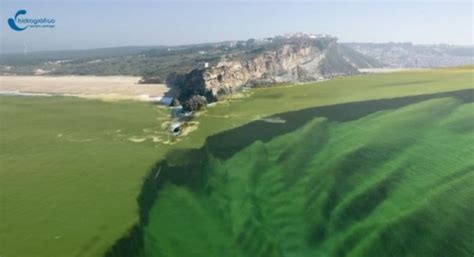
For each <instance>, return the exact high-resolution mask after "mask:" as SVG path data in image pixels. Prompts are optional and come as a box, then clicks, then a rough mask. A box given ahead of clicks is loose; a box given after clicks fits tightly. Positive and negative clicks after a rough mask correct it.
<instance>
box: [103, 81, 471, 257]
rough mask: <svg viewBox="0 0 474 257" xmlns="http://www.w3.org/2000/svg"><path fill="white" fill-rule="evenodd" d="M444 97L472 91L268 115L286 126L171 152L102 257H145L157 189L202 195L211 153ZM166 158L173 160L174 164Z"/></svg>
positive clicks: (464, 96)
mask: <svg viewBox="0 0 474 257" xmlns="http://www.w3.org/2000/svg"><path fill="white" fill-rule="evenodd" d="M444 97H453V98H456V99H458V100H460V101H462V102H465V103H468V102H473V100H474V99H473V98H474V89H466V90H460V91H453V92H445V93H437V94H427V95H418V96H408V97H400V98H392V99H381V100H371V101H364V102H353V103H344V104H337V105H330V106H321V107H314V108H308V109H304V110H299V111H293V112H287V113H282V114H277V115H274V116H272V117H273V118H279V120H280V119H283V120H285V123H281V122H277V123H271V122H266V121H254V122H251V123H249V124H246V125H244V126H242V127H239V128H235V129H232V130H228V131H224V132H221V133H218V134H216V135H213V136H211V137H209V138H207V140H206V143H205V145H204V146H203V147H202V148H199V149H189V150H181V151H172V152H171V153H170V154H169V156H167V158H166V159H165V160H163V161H160V162H158V163H156V164H155V165H154V167H153V168H152V170H151V171H150V173H149V174H148V176H147V177H146V178H145V179H144V182H143V185H142V190H141V192H140V195H139V197H138V199H137V201H138V205H139V216H140V218H139V223H138V224H136V225H135V226H134V227H133V228H131V229H130V231H129V232H128V233H127V234H126V235H124V236H123V237H122V238H121V239H119V240H118V241H117V242H116V243H115V244H114V245H113V246H111V247H110V248H109V250H108V251H107V252H106V253H105V256H106V257H138V256H144V253H143V251H144V228H145V226H146V224H147V223H148V220H149V212H150V210H151V208H152V206H153V204H154V202H155V200H156V199H157V197H159V192H160V188H162V187H163V185H164V184H165V183H172V184H175V185H182V186H186V187H188V188H189V189H190V190H193V191H196V192H205V190H206V183H207V178H208V175H209V174H207V173H203V170H206V169H203V167H204V166H205V165H207V164H208V157H209V156H210V155H212V156H213V157H214V158H219V159H223V160H225V159H228V158H230V157H232V156H233V155H234V154H235V153H237V152H239V151H241V150H242V149H244V148H245V147H247V146H249V145H250V144H252V143H253V142H255V141H257V140H260V141H263V142H268V141H270V140H272V139H273V138H275V137H277V136H280V135H283V134H286V133H289V132H291V131H294V130H296V129H298V128H300V127H302V126H303V125H304V124H305V123H307V122H309V121H310V120H312V119H314V118H315V117H326V118H327V119H328V120H329V121H338V122H344V121H351V120H356V119H359V118H361V117H364V116H367V115H369V114H372V113H375V112H377V111H381V110H388V109H396V108H400V107H403V106H406V105H410V104H414V103H418V102H422V101H425V100H429V99H435V98H444ZM270 118H271V117H270ZM169 160H173V161H172V163H173V164H171V163H170V161H169Z"/></svg>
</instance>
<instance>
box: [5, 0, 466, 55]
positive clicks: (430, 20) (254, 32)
mask: <svg viewBox="0 0 474 257" xmlns="http://www.w3.org/2000/svg"><path fill="white" fill-rule="evenodd" d="M0 9H1V11H0V15H1V17H0V22H1V31H0V32H1V34H0V38H1V45H0V50H1V52H2V53H12V52H23V51H24V49H25V48H26V49H27V50H28V51H43V50H63V49H89V48H102V47H115V46H132V45H133V46H154V45H181V44H192V43H203V42H217V41H225V40H245V39H248V38H263V37H270V36H275V35H279V34H284V33H295V32H304V33H316V34H318V33H327V34H331V35H334V36H337V37H338V38H339V41H340V42H413V43H421V44H437V43H446V44H462V45H468V44H473V40H474V36H473V30H474V29H473V23H474V20H473V12H474V7H473V1H471V0H467V1H449V2H448V1H428V0H424V1H408V0H402V1H383V0H382V1H375V0H372V1H370V0H365V1H363V0H360V1H358V0H352V1H344V2H342V1H329V0H322V1H299V0H286V1H285V0H256V1H239V0H232V1H218V0H208V1H199V0H187V1H186V0H180V1H159V0H158V1H151V0H103V1H98V0H96V1H81V0H76V1H74V0H62V1H57V0H27V1H25V0H1V1H0ZM21 9H24V10H26V11H27V14H26V15H24V16H23V17H24V18H53V19H54V20H55V27H54V28H27V29H25V30H23V31H14V30H12V29H11V28H10V27H9V26H8V24H7V20H8V19H9V18H11V17H13V16H14V15H15V13H16V12H17V11H18V10H21Z"/></svg>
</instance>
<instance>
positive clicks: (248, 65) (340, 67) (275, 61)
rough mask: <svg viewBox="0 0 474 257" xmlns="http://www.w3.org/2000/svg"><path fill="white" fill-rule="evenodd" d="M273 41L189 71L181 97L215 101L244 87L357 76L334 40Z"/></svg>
mask: <svg viewBox="0 0 474 257" xmlns="http://www.w3.org/2000/svg"><path fill="white" fill-rule="evenodd" d="M275 41H276V42H273V41H272V42H270V43H262V45H261V46H259V47H253V48H251V49H249V50H246V51H241V52H237V53H233V54H231V55H227V56H223V57H222V58H221V61H220V62H218V63H217V64H216V65H213V66H211V67H206V68H201V69H195V70H193V71H191V72H190V73H188V74H187V75H186V78H185V81H184V83H183V86H182V87H181V90H182V93H183V97H182V98H184V99H185V98H188V97H189V96H191V95H194V94H200V95H206V97H208V99H209V97H210V98H215V99H218V98H220V97H222V96H224V95H227V94H230V93H233V92H235V91H238V90H240V89H241V88H242V87H244V86H250V87H252V86H261V85H268V84H272V83H281V82H297V81H317V80H322V79H325V78H329V77H334V76H344V75H353V74H357V73H358V69H357V67H356V65H354V64H353V63H351V61H350V56H345V55H344V53H343V51H341V49H340V46H339V45H338V44H337V42H336V39H335V38H329V37H326V38H316V39H313V38H296V39H282V40H275ZM211 100H213V99H211Z"/></svg>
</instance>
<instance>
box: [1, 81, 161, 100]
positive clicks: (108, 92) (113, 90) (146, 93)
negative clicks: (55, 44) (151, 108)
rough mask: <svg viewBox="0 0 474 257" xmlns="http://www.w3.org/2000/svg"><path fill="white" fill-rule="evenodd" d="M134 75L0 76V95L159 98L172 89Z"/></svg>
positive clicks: (126, 98) (117, 98)
mask: <svg viewBox="0 0 474 257" xmlns="http://www.w3.org/2000/svg"><path fill="white" fill-rule="evenodd" d="M139 79H140V77H134V76H20V75H14V76H11V75H7V76H4V75H0V95H30V96H58V95H59V96H76V97H81V98H90V99H100V100H106V101H114V100H136V101H156V100H157V99H159V98H162V97H163V96H164V95H165V93H166V92H168V91H169V88H168V87H167V86H166V85H164V84H138V80H139Z"/></svg>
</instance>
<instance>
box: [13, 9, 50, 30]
mask: <svg viewBox="0 0 474 257" xmlns="http://www.w3.org/2000/svg"><path fill="white" fill-rule="evenodd" d="M25 14H26V10H18V11H17V12H16V14H15V18H9V19H8V25H9V26H10V28H11V29H13V30H15V31H22V30H25V29H27V28H54V27H55V26H56V21H55V20H54V19H51V18H34V19H30V18H22V17H18V16H20V15H25Z"/></svg>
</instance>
